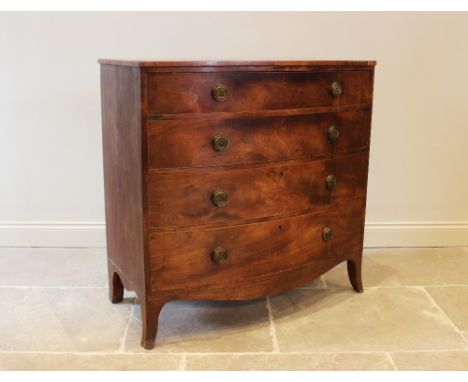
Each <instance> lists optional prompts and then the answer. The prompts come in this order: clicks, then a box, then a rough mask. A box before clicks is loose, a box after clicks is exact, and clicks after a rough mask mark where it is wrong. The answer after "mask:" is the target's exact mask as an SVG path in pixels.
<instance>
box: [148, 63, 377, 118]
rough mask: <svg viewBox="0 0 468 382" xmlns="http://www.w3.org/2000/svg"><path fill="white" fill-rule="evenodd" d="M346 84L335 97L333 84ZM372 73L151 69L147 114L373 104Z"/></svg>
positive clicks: (360, 71) (358, 71)
mask: <svg viewBox="0 0 468 382" xmlns="http://www.w3.org/2000/svg"><path fill="white" fill-rule="evenodd" d="M336 81H337V82H340V83H342V84H343V88H344V89H343V94H342V96H340V97H334V96H333V95H332V94H331V92H330V85H331V84H332V83H333V82H336ZM371 82H372V72H370V71H365V70H356V71H348V72H287V73H279V72H227V73H226V72H222V73H203V74H200V73H149V74H148V112H149V113H150V114H182V113H210V112H239V111H249V110H277V109H301V108H307V107H326V106H338V105H341V104H344V105H363V104H368V103H369V102H370V97H371V92H370V88H371V86H370V85H371ZM218 84H222V85H223V86H225V87H226V89H227V91H228V95H227V99H226V100H225V101H222V102H220V101H217V100H215V98H214V97H213V95H212V89H213V88H214V87H215V86H216V85H218Z"/></svg>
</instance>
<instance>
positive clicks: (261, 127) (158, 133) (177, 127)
mask: <svg viewBox="0 0 468 382" xmlns="http://www.w3.org/2000/svg"><path fill="white" fill-rule="evenodd" d="M369 126H370V112H369V110H355V111H347V112H341V113H323V114H311V115H296V116H284V117H264V118H237V119H205V118H195V119H191V120H190V121H187V120H184V119H170V120H153V121H149V122H148V158H149V159H148V161H149V167H150V168H174V167H198V166H215V165H230V164H238V163H266V162H275V161H284V160H291V159H300V158H311V157H318V156H321V155H326V154H330V153H332V152H336V153H344V152H348V151H352V150H357V149H361V148H364V147H366V146H367V145H368V144H369V142H368V139H369Z"/></svg>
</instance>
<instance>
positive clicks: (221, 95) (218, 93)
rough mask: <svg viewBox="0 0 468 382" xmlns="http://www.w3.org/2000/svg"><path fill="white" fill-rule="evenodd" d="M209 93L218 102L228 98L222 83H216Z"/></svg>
mask: <svg viewBox="0 0 468 382" xmlns="http://www.w3.org/2000/svg"><path fill="white" fill-rule="evenodd" d="M211 95H212V96H213V98H214V99H215V100H216V101H218V102H224V101H226V100H227V99H228V96H229V92H228V90H227V87H226V86H224V85H223V84H217V85H215V86H214V87H213V89H211Z"/></svg>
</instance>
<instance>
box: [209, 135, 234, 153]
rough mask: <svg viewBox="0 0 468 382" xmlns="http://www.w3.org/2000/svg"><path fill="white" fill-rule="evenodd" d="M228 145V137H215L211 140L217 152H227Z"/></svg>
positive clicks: (229, 142)
mask: <svg viewBox="0 0 468 382" xmlns="http://www.w3.org/2000/svg"><path fill="white" fill-rule="evenodd" d="M230 144H231V141H230V140H229V138H228V137H225V136H224V135H216V136H215V137H214V138H213V148H214V149H215V150H216V151H218V152H224V151H227V149H228V148H229V145H230Z"/></svg>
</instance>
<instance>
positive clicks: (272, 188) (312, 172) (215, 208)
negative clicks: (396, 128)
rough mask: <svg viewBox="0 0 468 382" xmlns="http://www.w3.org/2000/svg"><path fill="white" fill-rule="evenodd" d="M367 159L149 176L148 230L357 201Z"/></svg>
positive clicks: (358, 156)
mask: <svg viewBox="0 0 468 382" xmlns="http://www.w3.org/2000/svg"><path fill="white" fill-rule="evenodd" d="M366 168H367V153H364V152H362V153H357V154H352V155H347V156H342V157H338V158H334V159H323V160H317V161H299V162H294V163H289V164H285V163H283V164H275V165H264V166H258V167H252V168H249V167H247V168H241V169H222V168H221V169H219V168H218V169H216V170H210V169H206V168H201V169H193V168H192V169H186V170H179V171H170V172H163V173H158V172H152V173H151V174H150V175H149V178H148V198H149V212H150V214H149V215H150V216H149V217H150V226H151V227H170V226H175V227H180V226H190V225H200V224H207V223H219V222H223V223H229V222H233V221H239V220H252V219H261V218H265V217H270V216H277V215H281V214H286V213H291V212H297V211H319V210H321V209H324V208H325V207H326V206H327V205H328V204H330V203H336V202H340V201H342V200H343V199H346V198H347V197H350V196H353V197H355V196H357V195H363V194H364V193H365V187H366Z"/></svg>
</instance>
